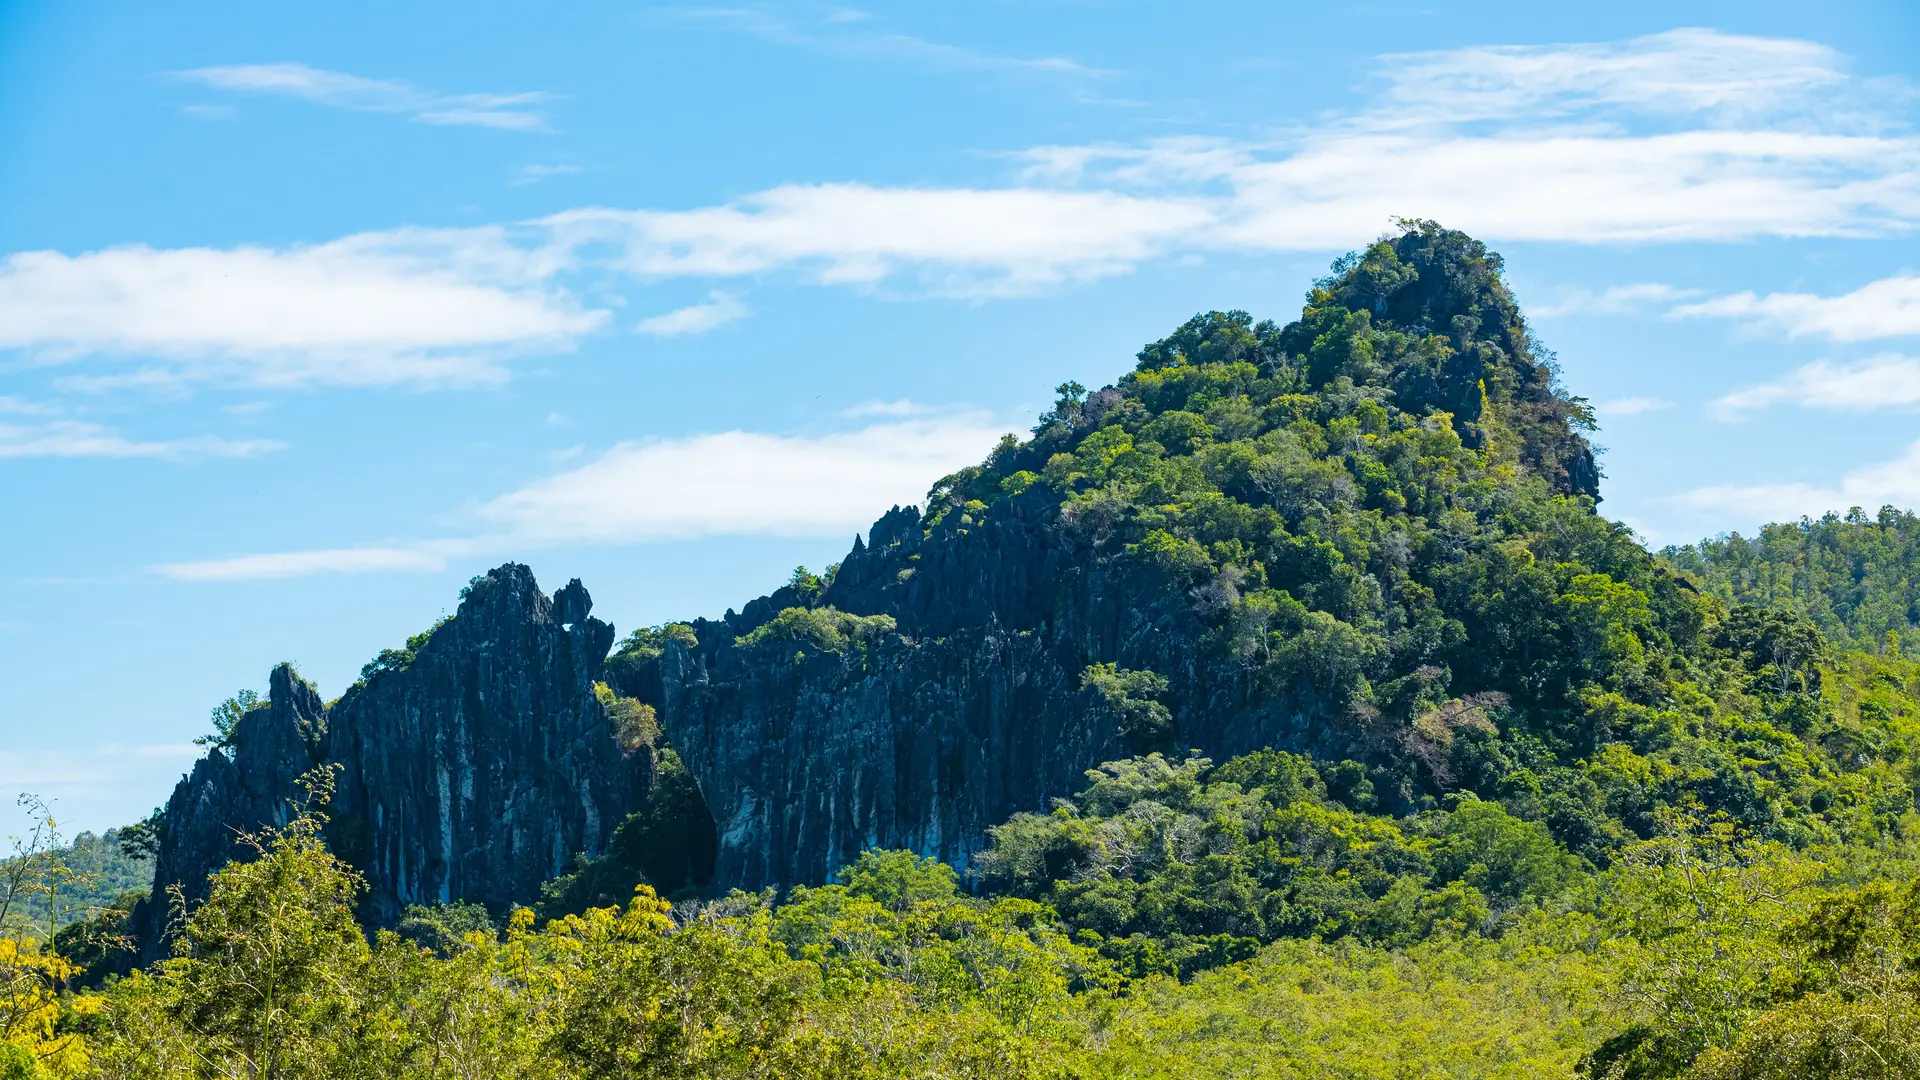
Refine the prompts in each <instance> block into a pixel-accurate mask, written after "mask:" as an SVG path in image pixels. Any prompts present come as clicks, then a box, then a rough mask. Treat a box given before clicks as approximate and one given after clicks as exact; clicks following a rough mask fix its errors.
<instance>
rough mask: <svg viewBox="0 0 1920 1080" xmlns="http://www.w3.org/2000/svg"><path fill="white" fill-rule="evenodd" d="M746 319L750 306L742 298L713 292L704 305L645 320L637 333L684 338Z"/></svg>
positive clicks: (699, 304) (684, 308) (702, 303)
mask: <svg viewBox="0 0 1920 1080" xmlns="http://www.w3.org/2000/svg"><path fill="white" fill-rule="evenodd" d="M746 317H747V305H745V304H743V303H741V302H740V298H739V297H737V296H735V295H733V294H732V293H723V292H714V293H709V294H707V299H706V300H705V301H703V302H701V303H698V304H694V305H692V306H690V307H683V308H680V309H679V310H677V311H669V312H667V313H666V314H664V315H655V316H654V317H652V318H651V319H645V320H642V321H641V323H640V325H639V326H638V327H636V328H635V329H637V330H639V331H640V332H641V333H643V334H647V335H650V336H652V337H681V336H684V335H686V334H704V333H706V332H707V331H709V330H712V329H714V328H715V327H718V326H724V325H726V324H727V323H730V322H733V321H734V320H736V319H744V318H746Z"/></svg>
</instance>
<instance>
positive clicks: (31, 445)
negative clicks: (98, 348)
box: [0, 420, 287, 461]
mask: <svg viewBox="0 0 1920 1080" xmlns="http://www.w3.org/2000/svg"><path fill="white" fill-rule="evenodd" d="M286 446H287V444H286V443H283V442H280V441H278V440H275V439H240V440H235V439H223V438H219V437H217V436H213V435H195V436H191V437H188V438H184V439H133V438H128V437H127V436H126V435H123V434H121V433H120V432H118V431H116V430H114V429H113V428H109V427H104V426H102V425H100V424H94V423H88V422H86V421H83V420H48V421H45V422H42V423H37V424H8V423H0V459H9V458H158V459H161V460H165V461H201V460H205V459H208V458H244V457H256V456H258V455H260V454H266V453H271V452H273V451H275V450H284V449H286Z"/></svg>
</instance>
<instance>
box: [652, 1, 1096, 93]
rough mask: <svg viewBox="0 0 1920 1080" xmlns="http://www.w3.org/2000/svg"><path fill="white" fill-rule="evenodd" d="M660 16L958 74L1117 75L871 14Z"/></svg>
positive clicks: (733, 10) (726, 11)
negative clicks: (970, 42)
mask: <svg viewBox="0 0 1920 1080" xmlns="http://www.w3.org/2000/svg"><path fill="white" fill-rule="evenodd" d="M656 15H657V16H658V17H660V18H664V19H669V20H674V21H680V22H706V23H711V24H715V25H720V26H728V27H732V28H734V29H737V30H739V31H741V32H743V33H747V34H751V35H753V36H754V37H757V38H760V39H761V40H763V41H771V42H775V43H777V44H781V45H792V46H799V47H804V48H810V49H818V50H820V51H822V52H831V53H836V54H840V55H854V56H870V57H876V58H887V59H894V60H900V61H907V62H911V63H914V64H921V65H933V66H937V67H944V68H950V69H955V70H963V71H1008V72H1028V73H1035V74H1043V75H1060V76H1072V77H1076V78H1086V77H1096V76H1105V75H1112V74H1114V72H1111V71H1106V70H1103V69H1100V68H1093V67H1088V66H1086V65H1084V64H1081V63H1079V62H1078V61H1075V60H1070V59H1068V58H1066V57H1064V56H1039V57H1025V56H1007V55H1004V54H1001V53H994V52H987V51H985V50H981V49H973V48H968V47H966V46H964V45H953V44H948V43H943V42H937V41H929V40H927V39H926V38H921V37H915V36H913V35H912V34H902V33H897V32H889V31H883V30H879V29H877V28H874V27H873V26H872V25H871V24H872V22H873V17H872V16H871V15H870V14H868V13H867V12H864V11H857V10H853V9H849V8H841V9H838V10H835V11H830V12H828V13H827V14H826V15H825V16H824V17H823V18H821V19H819V20H817V21H808V20H802V19H797V18H794V17H792V16H790V15H788V14H787V13H784V12H781V11H779V10H776V9H774V8H772V7H769V6H766V5H749V6H744V7H724V8H723V7H683V8H666V9H661V10H659V11H657V12H656Z"/></svg>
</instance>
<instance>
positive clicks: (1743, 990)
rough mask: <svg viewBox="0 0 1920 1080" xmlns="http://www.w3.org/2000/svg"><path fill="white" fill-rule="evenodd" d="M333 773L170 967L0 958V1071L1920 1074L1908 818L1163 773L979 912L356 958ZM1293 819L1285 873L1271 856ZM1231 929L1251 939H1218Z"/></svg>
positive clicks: (840, 899) (781, 905)
mask: <svg viewBox="0 0 1920 1080" xmlns="http://www.w3.org/2000/svg"><path fill="white" fill-rule="evenodd" d="M319 779H320V780H321V784H320V785H319V786H320V792H319V796H320V797H319V798H317V799H316V800H315V802H314V804H313V805H311V806H310V807H309V808H308V809H307V811H306V812H304V813H301V814H299V815H298V816H296V817H295V818H294V820H293V821H292V822H291V823H290V824H289V825H288V826H286V827H285V828H284V829H280V830H271V831H268V832H266V833H264V834H262V835H260V836H257V837H253V838H250V839H249V841H248V842H249V844H250V845H251V846H252V851H251V856H252V857H251V858H250V860H249V861H243V862H235V863H233V864H231V865H229V866H228V867H227V868H226V869H224V870H222V871H221V872H220V873H219V874H218V875H217V876H216V877H215V879H214V881H213V883H212V889H211V892H210V895H209V896H208V898H207V900H206V901H205V903H204V904H202V905H201V906H199V907H197V908H195V909H194V910H193V911H191V912H186V913H183V914H184V918H183V919H182V921H181V922H180V923H179V925H178V927H177V931H178V936H177V940H176V943H175V948H174V955H173V956H172V958H171V959H168V960H165V961H163V962H161V963H159V964H156V965H154V966H153V967H152V968H150V969H148V970H145V971H137V972H134V973H132V974H129V975H126V976H124V977H118V976H115V977H109V978H106V979H104V980H102V982H101V983H100V984H98V985H94V986H87V987H83V986H82V985H81V983H82V982H83V979H82V975H81V972H80V971H79V970H78V969H77V968H76V967H75V966H74V965H73V964H71V963H70V962H69V961H68V960H66V959H64V958H63V957H61V956H60V955H58V954H57V953H55V952H52V951H48V950H45V949H42V948H39V947H37V946H36V945H35V944H33V943H32V942H31V941H7V942H5V943H3V944H0V1041H3V1043H4V1045H3V1046H0V1076H5V1077H9V1078H23V1080H24V1078H38V1077H114V1078H128V1080H131V1078H136V1077H138V1078H148V1077H152V1078H159V1077H168V1078H172V1077H182V1078H184V1077H241V1076H246V1077H276V1078H285V1080H294V1078H305V1077H313V1078H321V1077H326V1078H346V1077H368V1078H374V1077H381V1078H386V1077H395V1078H397V1077H507V1076H513V1077H554V1078H563V1077H564V1078H575V1077H578V1078H616V1077H617V1078H627V1077H792V1078H808V1077H842V1076H886V1077H928V1078H932V1077H983V1078H984V1077H1061V1078H1067V1077H1087V1078H1095V1077H1142V1078H1145V1077H1169V1078H1171V1077H1190V1076H1195V1075H1206V1076H1249V1077H1252V1076H1259V1077H1289V1078H1293V1077H1298V1078H1303V1080H1304V1078H1307V1077H1356V1078H1357V1077H1380V1078H1386V1077H1400V1076H1406V1075H1421V1076H1447V1077H1463V1078H1464V1077H1515V1078H1518V1077H1537V1076H1552V1075H1561V1076H1565V1075H1569V1074H1571V1073H1573V1072H1576V1071H1577V1072H1579V1073H1580V1074H1581V1075H1585V1076H1591V1077H1603V1076H1615V1077H1663V1076H1683V1075H1684V1076H1689V1077H1698V1078H1708V1077H1712V1078H1720V1077H1726V1078H1733V1077H1783V1078H1784V1077H1809V1076H1829V1077H1897V1076H1908V1075H1913V1074H1914V1073H1913V1071H1912V1070H1914V1069H1916V1068H1920V1000H1916V993H1917V992H1920V974H1917V973H1920V891H1916V888H1915V886H1914V885H1913V884H1912V881H1913V871H1914V869H1915V866H1916V864H1915V862H1914V860H1913V857H1912V856H1913V851H1912V832H1913V829H1914V827H1915V825H1916V824H1917V823H1916V822H1915V821H1914V820H1913V815H1912V814H1908V815H1907V819H1906V820H1905V821H1904V822H1903V828H1902V829H1901V830H1900V831H1899V834H1898V835H1893V836H1885V837H1880V838H1878V839H1877V840H1876V841H1874V842H1871V843H1866V842H1862V843H1853V844H1845V845H1816V846H1812V847H1807V848H1802V849H1795V848H1794V847H1792V846H1791V845H1788V844H1786V843H1782V842H1780V841H1769V840H1764V839H1760V838H1757V837H1755V836H1753V835H1752V834H1750V833H1748V832H1745V831H1743V830H1741V829H1739V828H1738V827H1736V826H1734V825H1733V824H1731V823H1730V822H1727V821H1725V820H1724V819H1720V820H1713V819H1701V818H1699V817H1690V816H1688V815H1686V814H1684V813H1678V812H1676V813H1670V814H1667V815H1665V816H1664V817H1663V820H1662V822H1661V824H1660V828H1659V829H1658V830H1657V835H1656V836H1655V838H1654V839H1651V840H1644V841H1634V842H1631V843H1628V844H1626V845H1624V846H1622V847H1621V848H1619V849H1617V850H1616V851H1615V852H1614V853H1613V856H1612V858H1611V860H1610V863H1609V866H1608V867H1607V868H1606V869H1604V870H1601V869H1598V868H1596V867H1594V866H1592V865H1591V864H1589V863H1586V862H1585V861H1583V860H1581V859H1580V858H1579V857H1578V856H1575V855H1572V854H1571V853H1569V852H1567V851H1565V850H1564V849H1563V848H1560V847H1558V846H1557V845H1555V844H1554V842H1553V841H1552V840H1551V839H1550V838H1549V837H1547V835H1546V834H1545V831H1544V830H1543V829H1541V828H1540V827H1538V826H1537V825H1532V824H1530V823H1527V822H1524V821H1522V820H1521V819H1518V818H1514V817H1513V816H1512V815H1510V814H1508V813H1507V812H1506V811H1505V810H1504V809H1503V808H1501V807H1500V806H1499V805H1498V804H1494V803H1489V802H1482V801H1479V800H1471V799H1470V800H1466V801H1463V802H1461V803H1459V804H1457V805H1456V806H1454V807H1453V808H1452V809H1451V810H1445V811H1436V812H1434V813H1432V814H1431V815H1423V819H1422V820H1420V821H1417V822H1414V823H1404V822H1403V823H1399V824H1396V823H1394V822H1393V821H1392V820H1391V819H1387V818H1384V817H1376V816H1372V815H1367V814H1362V813H1358V812H1354V811H1348V810H1341V809H1338V808H1337V807H1335V806H1334V805H1332V804H1331V803H1330V802H1329V801H1328V800H1327V799H1326V798H1325V796H1324V795H1323V794H1322V793H1323V791H1324V786H1323V782H1316V779H1315V773H1314V770H1313V769H1312V767H1311V766H1310V765H1308V764H1307V763H1305V762H1304V761H1303V760H1301V759H1298V758H1293V757H1291V756H1288V755H1282V754H1273V753H1263V754H1259V755H1253V756H1251V757H1248V758H1242V759H1236V760H1234V761H1229V762H1225V763H1222V764H1220V765H1218V766H1210V765H1208V764H1206V763H1204V762H1200V761H1196V760H1189V761H1186V762H1179V763H1175V762H1169V761H1166V760H1164V759H1161V758H1146V759H1135V760H1132V761H1127V762H1116V763H1112V764H1109V765H1108V766H1106V767H1104V768H1103V769H1101V770H1099V771H1097V772H1096V773H1095V774H1091V779H1092V783H1091V784H1090V786H1089V787H1088V789H1087V790H1086V791H1084V792H1082V793H1081V795H1080V796H1078V797H1077V798H1076V799H1075V800H1074V801H1073V803H1072V804H1071V805H1069V806H1063V807H1062V808H1061V810H1060V811H1059V812H1058V813H1056V814H1055V815H1053V816H1051V817H1049V818H1033V819H1022V820H1017V821H1015V822H1013V823H1009V825H1008V826H1007V827H1005V828H1004V829H1002V830H1001V831H1000V832H999V833H998V834H997V835H996V838H995V844H994V848H993V851H992V852H991V853H990V854H989V856H988V858H987V859H986V860H984V861H983V877H982V879H981V880H982V883H983V884H984V885H985V886H986V887H985V889H984V890H982V892H981V893H979V894H976V895H970V894H969V893H968V892H967V891H966V890H964V889H963V888H962V887H961V884H962V883H961V881H960V878H959V876H958V875H957V874H956V873H955V871H954V870H953V869H952V868H950V867H948V866H946V865H944V864H942V863H938V862H936V861H933V860H930V859H921V858H917V857H915V856H914V855H913V854H912V853H911V852H883V851H874V852H868V853H866V854H864V855H863V856H862V857H861V858H860V859H859V860H858V861H857V862H856V863H854V864H853V865H851V866H849V867H847V868H846V869H845V870H844V871H843V872H842V874H841V878H840V883H838V884H834V885H829V886H825V887H820V888H796V889H794V890H792V891H791V892H790V893H789V894H787V895H786V896H784V897H776V896H774V895H773V894H772V893H766V894H744V893H734V894H732V895H730V896H726V897H722V898H718V899H714V900H709V901H693V902H687V903H682V904H678V905H674V904H669V903H667V902H666V901H664V900H662V899H660V898H659V897H658V896H657V895H656V894H655V893H654V891H653V890H652V889H651V888H649V887H647V886H644V885H642V886H640V887H639V888H638V889H637V890H636V891H635V893H634V895H633V896H632V897H630V898H629V900H628V901H627V902H626V903H624V904H622V905H619V906H609V907H597V908H591V909H588V910H586V911H584V912H582V913H580V914H575V915H568V916H564V917H561V918H558V919H553V920H549V921H547V922H545V923H544V924H541V925H537V924H536V923H537V920H536V918H535V916H534V913H533V911H532V910H531V909H528V908H517V909H514V910H513V911H511V912H508V913H505V917H504V918H502V919H500V920H498V924H497V925H496V921H495V920H494V919H493V918H491V917H490V916H489V914H488V913H487V912H486V911H485V910H484V909H480V908H478V907H476V906H473V905H456V906H452V907H424V908H415V909H412V910H411V911H409V913H408V918H407V919H406V920H405V921H404V922H403V923H402V925H401V926H400V927H399V928H398V930H397V931H382V932H379V933H377V934H373V935H371V936H369V935H368V934H367V933H366V932H365V931H364V930H363V929H362V927H361V926H360V925H359V924H358V923H357V922H356V921H355V918H354V904H355V900H356V897H357V894H358V891H359V889H360V882H359V879H358V877H357V875H356V874H355V873H354V872H353V870H352V869H351V868H350V867H348V866H346V865H345V864H343V863H341V862H340V861H339V860H337V859H336V858H335V857H334V856H333V855H332V854H331V853H329V852H328V851H327V849H326V847H325V845H324V843H323V841H322V839H321V826H322V813H321V810H320V806H321V804H322V800H323V799H324V778H319ZM1256 818H1264V819H1266V821H1267V823H1268V824H1267V825H1266V826H1262V827H1251V826H1249V824H1248V823H1249V821H1250V820H1253V819H1256ZM1302 820H1311V822H1312V824H1311V825H1309V826H1307V827H1306V828H1305V829H1304V830H1303V831H1295V832H1292V833H1288V834H1287V835H1288V836H1289V845H1287V846H1285V847H1281V846H1280V845H1276V844H1274V843H1272V840H1273V836H1271V835H1265V836H1263V835H1260V834H1261V833H1263V832H1265V831H1266V830H1267V829H1269V828H1279V829H1281V830H1285V829H1288V828H1294V829H1299V828H1300V823H1301V821H1302ZM1276 848H1280V849H1281V850H1284V851H1286V852H1288V853H1287V854H1281V855H1279V856H1277V858H1278V860H1279V863H1280V864H1281V865H1279V866H1261V865H1260V863H1261V860H1262V858H1263V855H1262V854H1261V852H1262V851H1263V850H1264V851H1271V850H1273V849H1276ZM1235 853H1240V854H1241V855H1244V856H1245V858H1243V859H1238V860H1236V855H1235ZM1050 862H1051V863H1052V866H1051V868H1049V866H1048V864H1049V863H1050ZM1256 867H1257V869H1256ZM1236 879H1237V880H1236ZM1309 880H1318V881H1320V882H1322V883H1323V885H1322V886H1313V887H1303V883H1304V882H1305V881H1309ZM1125 882H1139V883H1142V884H1144V885H1146V886H1147V887H1145V888H1138V889H1134V888H1130V887H1129V886H1127V885H1125V884H1122V883H1125ZM1268 883H1280V884H1279V886H1278V887H1276V888H1266V885H1267V884H1268ZM1263 890H1264V891H1263ZM1023 893H1026V894H1037V895H1038V896H1039V897H1041V898H1040V899H1035V898H1031V897H1030V896H1027V895H1021V894H1023ZM1143 908H1144V910H1143ZM1223 918H1225V919H1238V920H1241V923H1240V925H1239V927H1238V928H1239V929H1242V930H1245V931H1247V932H1246V933H1242V934H1234V933H1231V932H1224V931H1223V932H1222V934H1220V935H1211V936H1210V935H1207V934H1204V933H1201V931H1205V930H1209V929H1217V928H1218V927H1219V926H1220V925H1221V924H1220V923H1219V922H1218V920H1220V919H1223ZM1309 921H1311V925H1308V922H1309ZM1208 953H1210V954H1211V955H1203V954H1208ZM1183 975H1185V976H1186V977H1185V978H1182V976H1183Z"/></svg>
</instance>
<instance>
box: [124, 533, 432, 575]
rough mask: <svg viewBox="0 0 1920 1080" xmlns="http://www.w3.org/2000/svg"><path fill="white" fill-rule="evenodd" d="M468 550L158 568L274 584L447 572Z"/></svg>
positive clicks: (232, 559) (352, 553)
mask: <svg viewBox="0 0 1920 1080" xmlns="http://www.w3.org/2000/svg"><path fill="white" fill-rule="evenodd" d="M463 551H464V546H463V545H459V544H452V545H450V544H447V543H444V542H442V543H435V544H417V545H413V546H409V547H357V548H326V549H321V550H317V551H281V552H270V553H266V554H256V555H232V556H227V557H224V558H217V559H202V560H197V561H193V562H171V563H161V564H160V565H158V566H156V567H154V568H153V569H154V571H155V572H156V573H158V574H160V575H161V576H162V577H169V578H172V579H174V580H175V581H268V580H275V579H279V578H294V577H307V576H310V575H313V574H366V573H373V572H377V571H393V570H411V571H426V572H434V571H439V570H444V569H446V566H447V559H448V557H449V556H450V555H454V554H459V553H462V552H463Z"/></svg>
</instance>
